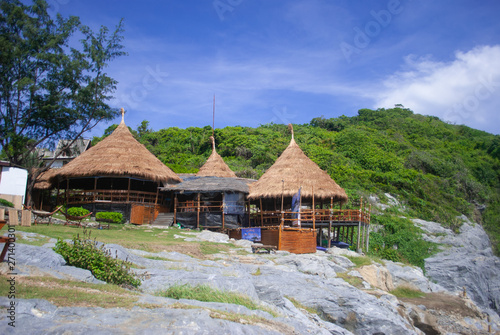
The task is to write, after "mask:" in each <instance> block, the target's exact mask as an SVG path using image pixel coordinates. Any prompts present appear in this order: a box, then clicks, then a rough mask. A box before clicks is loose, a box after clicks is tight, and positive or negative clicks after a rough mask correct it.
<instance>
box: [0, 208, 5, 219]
mask: <svg viewBox="0 0 500 335" xmlns="http://www.w3.org/2000/svg"><path fill="white" fill-rule="evenodd" d="M0 220H5V208H0Z"/></svg>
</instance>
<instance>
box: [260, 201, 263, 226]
mask: <svg viewBox="0 0 500 335" xmlns="http://www.w3.org/2000/svg"><path fill="white" fill-rule="evenodd" d="M259 201H260V226H261V227H263V226H264V214H263V213H262V210H263V209H262V198H259Z"/></svg>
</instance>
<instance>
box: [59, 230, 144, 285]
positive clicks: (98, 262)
mask: <svg viewBox="0 0 500 335" xmlns="http://www.w3.org/2000/svg"><path fill="white" fill-rule="evenodd" d="M72 242H73V243H67V242H65V241H63V240H62V239H60V238H59V239H58V240H57V242H56V246H55V248H54V251H55V252H57V253H58V254H60V255H61V256H63V258H64V260H65V261H66V263H68V265H72V266H76V267H79V268H82V269H86V270H89V271H90V272H92V274H93V275H94V277H96V278H97V279H100V280H103V281H105V282H107V283H111V284H116V285H122V286H132V287H138V286H139V285H141V281H140V280H139V279H138V278H137V276H136V275H135V274H133V273H131V272H130V266H131V263H130V262H128V261H122V260H119V259H118V258H113V257H112V256H111V254H110V252H109V251H108V250H105V249H104V245H101V246H100V247H98V246H97V242H96V241H92V240H91V239H90V231H89V232H87V231H85V230H84V232H83V236H82V237H80V234H77V235H76V236H74V237H73V241H72Z"/></svg>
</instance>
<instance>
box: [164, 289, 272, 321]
mask: <svg viewBox="0 0 500 335" xmlns="http://www.w3.org/2000/svg"><path fill="white" fill-rule="evenodd" d="M156 295H158V296H161V297H165V298H172V299H177V300H178V299H189V300H198V301H205V302H221V303H224V304H235V305H241V306H245V307H246V308H248V309H251V310H263V311H265V312H267V313H269V314H271V315H273V316H274V317H277V314H276V312H274V311H273V310H270V309H268V308H265V307H263V306H260V305H259V304H257V303H256V302H255V301H253V300H252V299H250V298H249V297H247V296H245V295H243V294H239V293H234V292H224V291H221V290H218V289H214V288H212V287H210V286H208V285H197V286H191V285H188V284H184V285H173V286H171V287H169V288H168V289H166V290H165V291H160V292H158V293H157V294H156Z"/></svg>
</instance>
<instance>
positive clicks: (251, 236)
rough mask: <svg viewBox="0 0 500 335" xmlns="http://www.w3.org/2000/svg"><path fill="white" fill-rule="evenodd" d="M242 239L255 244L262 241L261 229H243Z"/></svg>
mask: <svg viewBox="0 0 500 335" xmlns="http://www.w3.org/2000/svg"><path fill="white" fill-rule="evenodd" d="M241 238H242V239H243V240H249V241H253V242H257V241H260V228H242V229H241Z"/></svg>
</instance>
